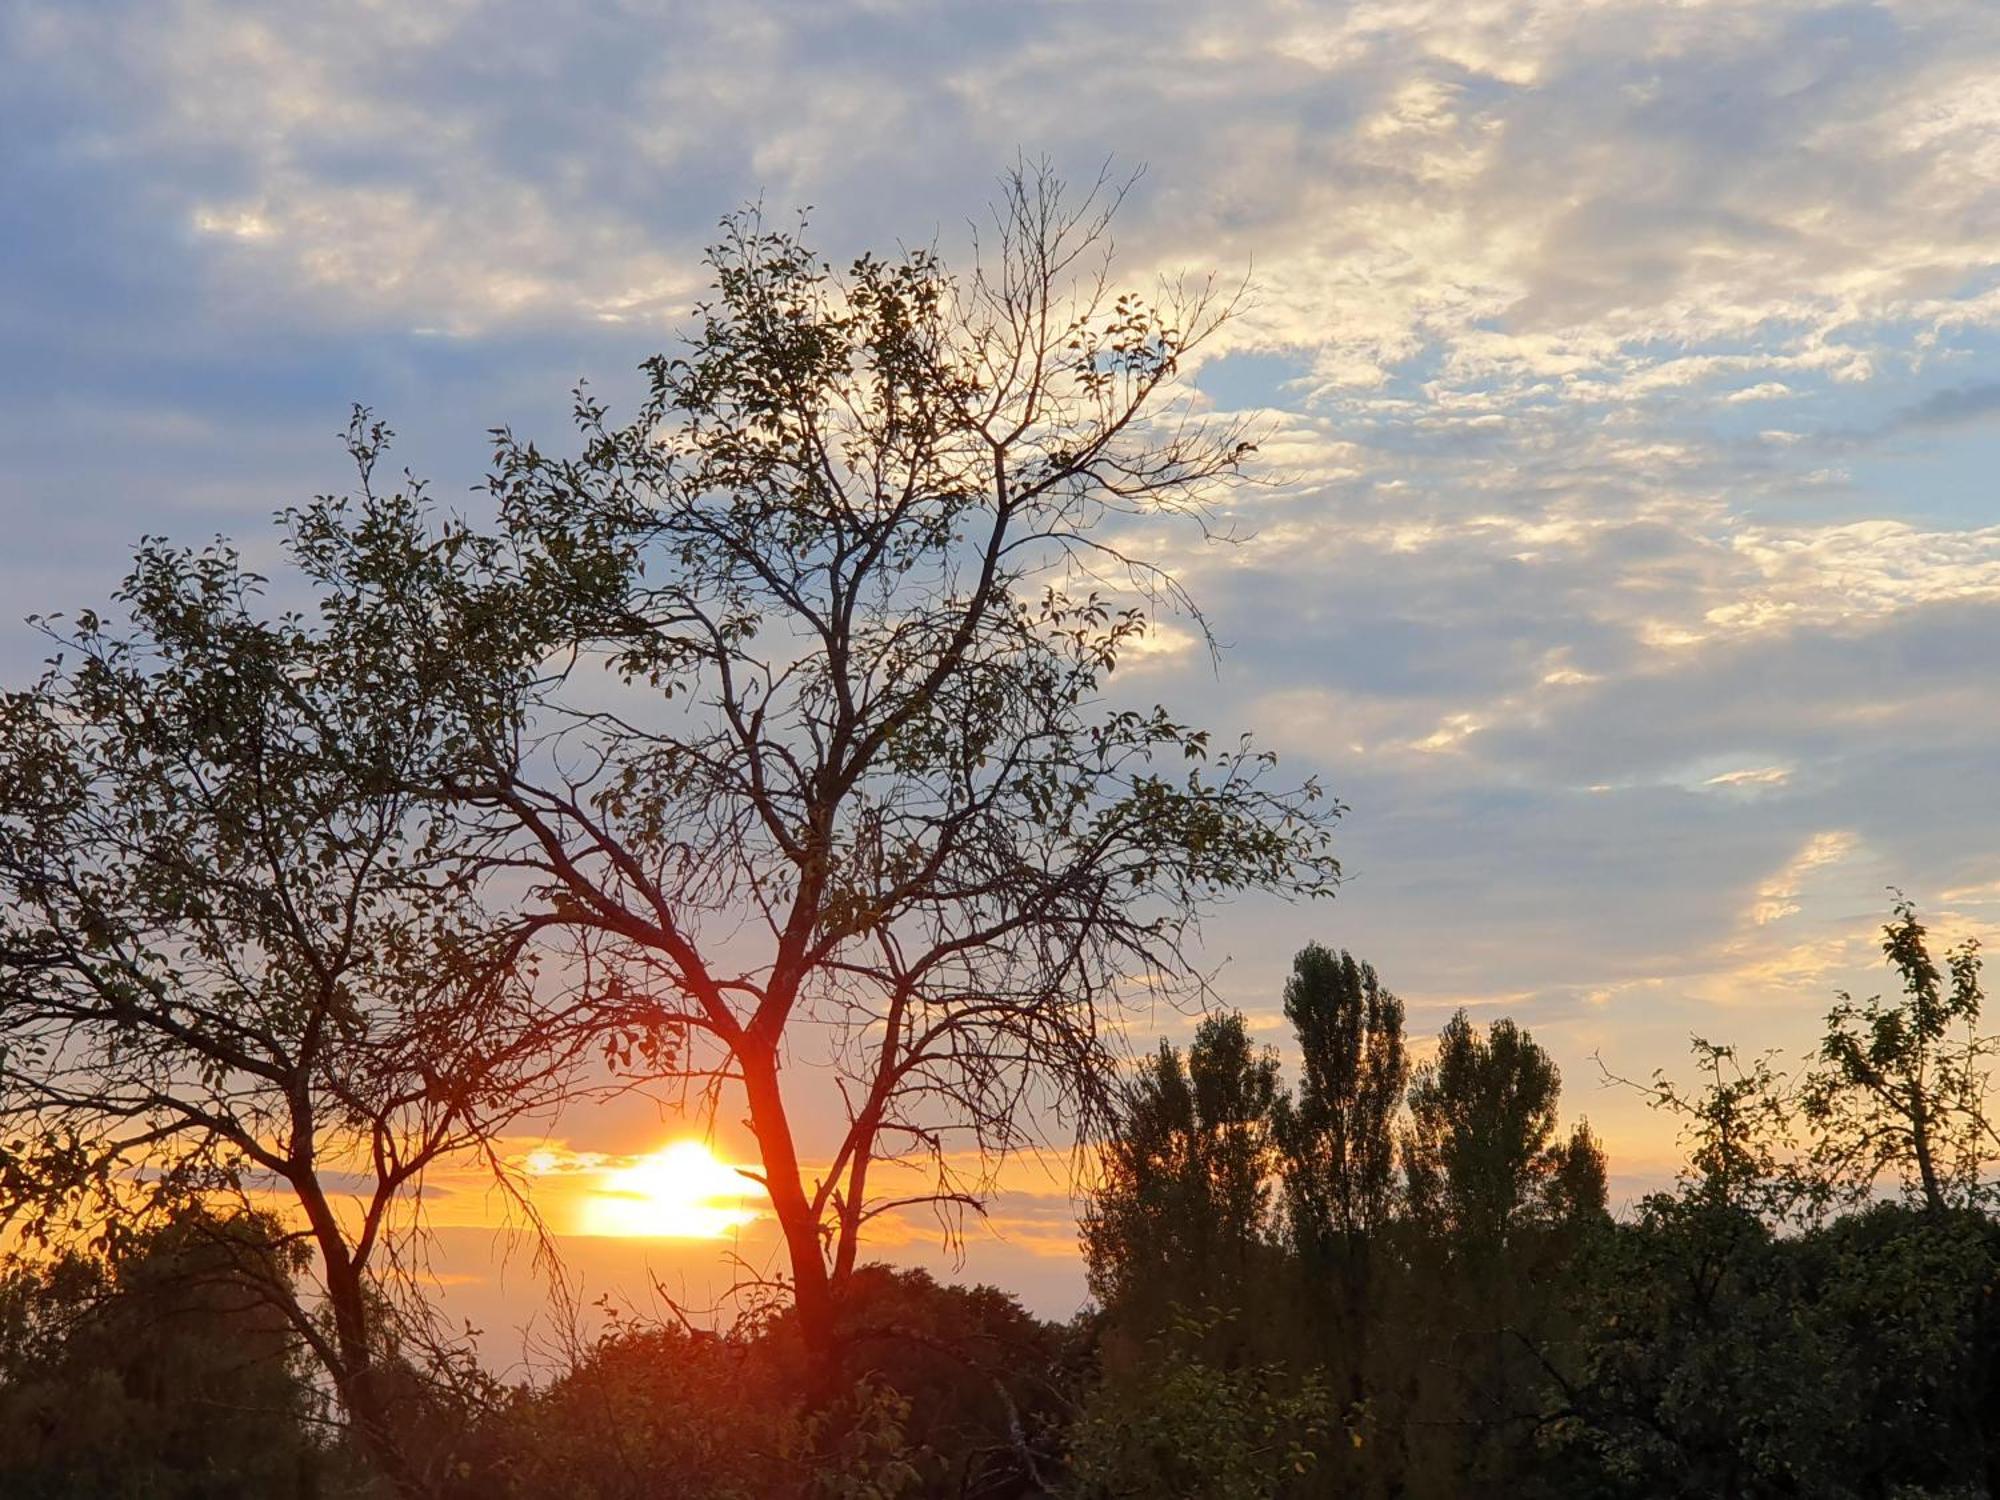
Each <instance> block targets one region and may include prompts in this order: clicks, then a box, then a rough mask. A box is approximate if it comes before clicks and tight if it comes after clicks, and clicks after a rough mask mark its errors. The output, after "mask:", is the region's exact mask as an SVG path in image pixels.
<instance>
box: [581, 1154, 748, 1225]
mask: <svg viewBox="0 0 2000 1500" xmlns="http://www.w3.org/2000/svg"><path fill="white" fill-rule="evenodd" d="M763 1196H764V1195H763V1193H762V1192H761V1191H760V1190H759V1188H758V1187H757V1185H756V1184H755V1183H754V1182H752V1181H751V1180H750V1179H749V1178H747V1177H745V1176H744V1175H743V1174H742V1173H741V1172H739V1171H737V1170H736V1168H734V1167H731V1166H727V1165H725V1164H723V1163H722V1162H719V1161H717V1160H716V1159H715V1157H714V1155H713V1154H712V1153H711V1152H710V1151H709V1149H708V1147H707V1146H706V1145H704V1144H703V1143H702V1142H700V1141H679V1142H676V1143H675V1144H674V1145H671V1146H669V1147H667V1148H666V1149H665V1150H663V1151H655V1152H654V1153H653V1154H652V1155H650V1156H642V1157H640V1158H639V1159H638V1160H637V1161H635V1162H633V1163H632V1164H631V1165H630V1166H626V1167H613V1168H611V1169H609V1170H608V1171H606V1172H605V1173H604V1174H603V1176H602V1177H601V1179H600V1180H599V1182H598V1184H597V1186H595V1187H594V1188H592V1189H591V1190H590V1192H589V1194H588V1195H587V1196H586V1197H585V1199H584V1202H583V1226H582V1227H583V1232H584V1233H585V1234H601V1235H617V1236H622V1237H628V1238H630V1237H651V1238H657V1239H688V1240H712V1239H719V1238H720V1237H721V1236H723V1235H725V1234H728V1233H729V1231H730V1230H732V1229H739V1228H741V1227H742V1226H743V1225H745V1224H748V1223H750V1222H751V1221H752V1220H753V1219H755V1218H757V1217H758V1214H759V1209H758V1207H757V1205H758V1204H759V1203H760V1202H761V1201H762V1200H763Z"/></svg>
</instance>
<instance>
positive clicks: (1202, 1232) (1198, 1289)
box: [1083, 1014, 1278, 1316]
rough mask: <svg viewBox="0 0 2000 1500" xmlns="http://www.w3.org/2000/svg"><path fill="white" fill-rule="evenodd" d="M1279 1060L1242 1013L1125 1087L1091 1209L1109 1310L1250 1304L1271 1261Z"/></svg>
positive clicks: (1156, 1058) (1160, 1057)
mask: <svg viewBox="0 0 2000 1500" xmlns="http://www.w3.org/2000/svg"><path fill="white" fill-rule="evenodd" d="M1277 1079H1278V1064H1277V1058H1276V1056H1275V1054H1272V1053H1271V1052H1269V1051H1268V1050H1264V1049H1259V1048H1258V1047H1256V1046H1255V1044H1254V1043H1252V1041H1251V1039H1250V1032H1249V1028H1248V1027H1247V1026H1246V1025H1245V1024H1244V1021H1243V1018H1242V1017H1241V1016H1240V1015H1236V1014H1224V1015H1217V1016H1210V1017H1208V1018H1207V1019H1205V1020H1204V1021H1202V1022H1201V1024H1200V1026H1199V1027H1198V1028H1197V1029H1196V1031H1195V1036H1194V1043H1193V1045H1192V1046H1191V1047H1190V1048H1189V1049H1188V1052H1187V1056H1186V1058H1185V1059H1183V1057H1182V1055H1181V1053H1180V1052H1179V1050H1178V1049H1176V1048H1174V1047H1172V1046H1170V1045H1168V1044H1167V1043H1165V1042H1162V1043H1161V1044H1160V1048H1159V1051H1158V1052H1157V1053H1155V1054H1154V1055H1153V1056H1152V1057H1151V1058H1150V1059H1148V1060H1147V1062H1146V1063H1145V1064H1144V1066H1143V1067H1142V1068H1141V1069H1140V1070H1139V1073H1138V1075H1137V1077H1136V1078H1134V1079H1133V1080H1132V1082H1131V1083H1130V1084H1129V1085H1128V1086H1127V1088H1126V1089H1125V1091H1124V1095H1123V1104H1122V1107H1121V1108H1120V1110H1119V1113H1118V1117H1117V1125H1116V1127H1115V1128H1114V1130H1113V1131H1112V1133H1111V1135H1110V1137H1109V1139H1108V1140H1107V1141H1106V1143H1105V1146H1104V1149H1103V1151H1102V1153H1101V1158H1100V1163H1099V1171H1100V1174H1101V1181H1100V1183H1099V1185H1098V1188H1097V1191H1096V1192H1095V1194H1094V1195H1093V1196H1092V1199H1091V1202H1090V1205H1089V1207H1088V1209H1087V1210H1086V1212H1085V1216H1084V1225H1083V1241H1084V1251H1085V1255H1086V1258H1087V1260H1088V1262H1089V1267H1090V1282H1091V1290H1092V1291H1093V1292H1094V1293H1095V1294H1096V1295H1097V1297H1098V1298H1099V1300H1100V1301H1102V1302H1103V1303H1104V1305H1105V1306H1106V1307H1109V1308H1114V1309H1116V1308H1120V1307H1124V1306H1127V1305H1131V1304H1134V1303H1140V1302H1143V1303H1144V1304H1145V1306H1146V1307H1147V1308H1148V1309H1149V1310H1150V1313H1149V1316H1159V1315H1161V1313H1162V1311H1163V1310H1164V1309H1165V1308H1166V1307H1167V1306H1168V1305H1169V1304H1172V1303H1175V1302H1183V1303H1185V1304H1186V1305H1188V1306H1190V1307H1192V1306H1195V1305H1197V1304H1213V1305H1219V1306H1222V1307H1229V1306H1233V1305H1237V1304H1239V1303H1240V1301H1241V1299H1242V1298H1243V1297H1244V1296H1245V1294H1246V1293H1247V1292H1248V1291H1249V1290H1250V1289H1251V1286H1252V1283H1253V1279H1254V1277H1255V1274H1256V1273H1257V1272H1258V1271H1259V1270H1260V1269H1261V1268H1262V1267H1263V1266H1264V1265H1265V1264H1266V1262H1267V1261H1268V1259H1269V1253H1268V1252H1269V1250H1270V1246H1271V1241H1272V1238H1273V1229H1274V1223H1273V1219H1272V1194H1271V1178H1272V1175H1273V1173H1274V1171H1275V1168H1276V1161H1277V1159H1276V1155H1275V1135H1274V1130H1275V1126H1274V1115H1275V1109H1276V1102H1277V1089H1278V1082H1277Z"/></svg>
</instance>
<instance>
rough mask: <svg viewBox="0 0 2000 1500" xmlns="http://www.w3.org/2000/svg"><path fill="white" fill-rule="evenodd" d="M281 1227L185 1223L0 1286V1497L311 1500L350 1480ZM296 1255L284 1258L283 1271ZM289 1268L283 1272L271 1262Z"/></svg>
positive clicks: (196, 1215)
mask: <svg viewBox="0 0 2000 1500" xmlns="http://www.w3.org/2000/svg"><path fill="white" fill-rule="evenodd" d="M275 1243H276V1241H275V1239H274V1235H273V1233H272V1226H270V1225H268V1224H257V1223H254V1222H250V1221H245V1220H231V1221H220V1222H219V1221H215V1220H212V1219H209V1218H208V1217H207V1216H205V1215H203V1214H201V1213H200V1212H199V1211H188V1212H185V1213H183V1214H182V1215H180V1216H179V1217H177V1218H175V1219H173V1220H171V1221H168V1222H166V1223H164V1224H162V1225H159V1226H158V1227H156V1228H153V1229H150V1230H147V1231H145V1232H143V1233H140V1234H135V1235H132V1236H129V1237H127V1238H125V1239H123V1240H121V1241H120V1242H119V1245H118V1247H117V1249H116V1251H115V1252H114V1253H112V1254H111V1255H110V1256H108V1257H105V1256H96V1255H89V1254H86V1253H84V1252H81V1251H77V1250H72V1251H69V1252H66V1253H64V1254H62V1255H60V1256H57V1257H54V1258H52V1259H47V1260H41V1261H35V1262H24V1263H18V1264H17V1265H16V1266H15V1267H14V1268H13V1269H12V1270H10V1271H8V1272H7V1273H6V1275H5V1276H3V1277H0V1492H4V1493H5V1494H7V1495H9V1496H12V1497H16V1500H227V1497H241V1500H260V1497H267V1496H268V1497H274V1500H275V1497H282V1496H298V1497H305V1496H311V1495H316V1494H319V1493H321V1492H322V1486H326V1487H328V1488H330V1487H331V1483H332V1481H333V1479H334V1478H335V1477H336V1476H337V1475H340V1474H342V1472H343V1470H344V1469H346V1467H347V1466H346V1465H344V1464H343V1463H342V1461H341V1455H340V1454H339V1453H338V1452H337V1451H335V1450H334V1449H333V1448H332V1447H331V1446H330V1445H329V1444H327V1443H326V1442H325V1441H324V1440H323V1437H322V1433H321V1430H320V1427H319V1423H320V1422H321V1420H322V1413H321V1407H322V1404H323V1403H322V1400H321V1398H320V1396H319V1394H318V1392H317V1391H316V1390H315V1389H314V1387H313V1384H312V1381H311V1379H310V1375H311V1361H310V1358H309V1357H308V1356H307V1353H306V1350H305V1346H304V1344H303V1343H302V1342H301V1340H300V1338H299V1336H298V1331H297V1330H296V1329H295V1328H294V1327H293V1326H292V1325H291V1323H290V1321H289V1320H288V1319H286V1318H285V1317H284V1315H283V1314H282V1313H281V1312H280V1311H279V1310H278V1309H277V1307H276V1306H275V1305H274V1304H273V1303H272V1301H271V1299H270V1296H269V1295H268V1291H267V1285H268V1283H269V1282H270V1281H272V1280H282V1279H285V1278H288V1277H290V1276H291V1275H293V1274H295V1273H296V1271H297V1270H299V1269H300V1267H299V1264H298V1259H297V1257H296V1256H295V1255H290V1253H289V1252H278V1251H274V1249H273V1246H274V1244H275ZM287 1255H290V1258H289V1259H287V1258H282V1257H285V1256H287ZM274 1256H276V1257H280V1258H274Z"/></svg>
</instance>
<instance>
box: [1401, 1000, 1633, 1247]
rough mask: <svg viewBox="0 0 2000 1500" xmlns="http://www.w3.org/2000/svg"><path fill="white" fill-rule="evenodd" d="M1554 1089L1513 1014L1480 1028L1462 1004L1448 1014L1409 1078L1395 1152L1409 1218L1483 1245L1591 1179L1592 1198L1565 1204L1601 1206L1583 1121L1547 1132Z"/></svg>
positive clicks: (1541, 1055)
mask: <svg viewBox="0 0 2000 1500" xmlns="http://www.w3.org/2000/svg"><path fill="white" fill-rule="evenodd" d="M1561 1093H1562V1075H1561V1074H1560V1073H1559V1072H1558V1071H1557V1069H1556V1065H1555V1063H1554V1061H1553V1060H1552V1059H1551V1058H1550V1057H1549V1055H1548V1053H1546V1052H1544V1051H1543V1050H1542V1049H1541V1048H1540V1047H1539V1046H1537V1045H1536V1044H1535V1040H1534V1038H1533V1037H1532V1036H1530V1035H1529V1034H1528V1033H1527V1032H1526V1031H1524V1030H1522V1029H1521V1028H1520V1027H1518V1026H1516V1025H1515V1024H1514V1022H1513V1021H1511V1020H1509V1019H1506V1018H1504V1017H1503V1018H1502V1019H1500V1020H1497V1021H1495V1022H1493V1024H1492V1025H1491V1026H1490V1027H1488V1028H1487V1032H1486V1035H1485V1036H1483V1037H1482V1036H1481V1035H1480V1034H1479V1033H1478V1032H1477V1031H1476V1030H1475V1029H1474V1028H1473V1025H1472V1022H1471V1021H1470V1020H1469V1019H1467V1017H1466V1014H1465V1012H1464V1011H1462V1010H1461V1011H1459V1012H1458V1013H1457V1014H1456V1015H1455V1016H1453V1017H1452V1018H1451V1020H1450V1021H1449V1022H1448V1023H1446V1025H1445V1028H1444V1031H1443V1032H1442V1034H1441V1035H1440V1036H1439V1038H1438V1050H1437V1054H1436V1056H1435V1057H1434V1058H1432V1059H1431V1060H1430V1061H1429V1062H1426V1063H1425V1064H1424V1065H1423V1066H1422V1067H1420V1068H1418V1069H1417V1070H1416V1076H1415V1079H1414V1081H1413V1082H1412V1083H1411V1085H1410V1129H1409V1132H1408V1134H1407V1135H1406V1136H1405V1138H1404V1145H1403V1158H1404V1167H1405V1170H1406V1172H1407V1174H1408V1181H1409V1195H1410V1209H1411V1212H1412V1214H1413V1215H1414V1216H1415V1217H1416V1219H1417V1220H1418V1222H1419V1223H1421V1224H1423V1225H1425V1226H1426V1227H1428V1228H1429V1229H1430V1230H1431V1231H1432V1232H1434V1233H1436V1234H1438V1235H1440V1236H1442V1237H1444V1238H1446V1239H1448V1240H1450V1241H1452V1242H1453V1243H1454V1244H1456V1245H1458V1246H1460V1247H1462V1248H1463V1249H1464V1250H1466V1251H1467V1252H1468V1253H1474V1254H1485V1253H1492V1252H1496V1251H1498V1250H1500V1249H1502V1248H1504V1247H1505V1246H1506V1244H1507V1243H1508V1241H1509V1239H1510V1237H1511V1236H1512V1235H1513V1233H1514V1231H1515V1230H1516V1229H1517V1228H1519V1227H1520V1226H1522V1225H1523V1224H1525V1223H1528V1222H1532V1221H1534V1220H1535V1219H1538V1218H1543V1217H1546V1216H1547V1214H1548V1213H1549V1212H1550V1211H1551V1210H1552V1209H1554V1208H1556V1207H1558V1205H1559V1204H1560V1206H1561V1207H1562V1208H1563V1209H1564V1210H1565V1211H1570V1210H1572V1205H1571V1204H1570V1202H1569V1199H1571V1198H1572V1197H1573V1196H1574V1195H1575V1194H1576V1193H1577V1192H1579V1191H1581V1192H1585V1193H1591V1192H1593V1186H1592V1185H1593V1184H1594V1185H1595V1187H1594V1197H1595V1201H1594V1202H1588V1203H1583V1204H1579V1205H1575V1206H1574V1211H1590V1212H1599V1213H1601V1212H1602V1211H1603V1208H1604V1199H1603V1182H1604V1175H1603V1166H1602V1163H1601V1161H1600V1160H1598V1156H1599V1153H1598V1151H1597V1148H1596V1145H1595V1141H1594V1139H1593V1138H1592V1136H1591V1135H1590V1133H1589V1129H1588V1127H1583V1128H1580V1129H1579V1130H1578V1131H1577V1132H1576V1133H1575V1134H1573V1135H1572V1136H1571V1137H1570V1139H1569V1140H1568V1141H1558V1140H1557V1139H1556V1109H1557V1105H1558V1103H1559V1101H1560V1098H1561ZM1572 1158H1574V1160H1572ZM1552 1187H1554V1188H1556V1189H1557V1193H1558V1196H1556V1197H1552V1196H1551V1189H1552Z"/></svg>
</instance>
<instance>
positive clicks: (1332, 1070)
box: [1278, 944, 1409, 1253]
mask: <svg viewBox="0 0 2000 1500" xmlns="http://www.w3.org/2000/svg"><path fill="white" fill-rule="evenodd" d="M1285 1017H1286V1019H1287V1020H1289V1021H1290V1022H1291V1023H1292V1027H1293V1030H1294V1031H1295V1032H1296V1034H1297V1036H1298V1043H1299V1059H1300V1076H1299V1086H1298V1093H1297V1096H1296V1098H1292V1097H1287V1098H1286V1099H1285V1100H1284V1101H1283V1102H1282V1104H1281V1107H1280V1109H1279V1112H1278V1134H1279V1137H1280V1139H1281V1140H1282V1141H1283V1143H1284V1153H1285V1197H1286V1217H1287V1223H1288V1225H1289V1227H1290V1230H1291V1234H1292V1237H1293V1241H1294V1243H1295V1245H1297V1246H1298V1248H1299V1250H1300V1252H1301V1253H1311V1252H1312V1251H1314V1250H1318V1251H1319V1252H1321V1253H1325V1251H1326V1250H1327V1249H1328V1248H1329V1247H1331V1246H1332V1245H1333V1244H1334V1243H1335V1242H1336V1241H1352V1240H1356V1239H1358V1238H1360V1237H1363V1236H1366V1235H1367V1234H1369V1233H1370V1232H1371V1231H1374V1230H1377V1229H1380V1228H1382V1227H1384V1226H1386V1225H1387V1224H1388V1222H1389V1219H1390V1215H1391V1213H1392V1212H1393V1211H1394V1209H1395V1207H1396V1206H1397V1193H1396V1188H1397V1184H1396V1180H1395V1172H1396V1130H1395V1123H1396V1120H1397V1118H1398V1116H1399V1114H1400V1112H1401V1109H1402V1103H1403V1090H1404V1088H1405V1086H1406V1085H1407V1083H1408V1081H1409V1058H1408V1054H1407V1053H1406V1051H1405V1049H1404V1046H1403V1002H1402V1001H1400V1000H1398V999H1397V998H1396V997H1395V996H1394V995H1393V994H1391V993H1390V992H1389V991H1388V990H1386V989H1384V988H1383V987H1382V984H1381V982H1380V981H1379V980H1378V979H1377V978H1376V977H1375V971H1374V969H1373V968H1371V967H1370V966H1369V965H1367V964H1365V963H1361V962H1359V961H1357V960H1356V959H1355V958H1354V957H1353V955H1351V954H1348V953H1340V954H1335V953H1332V952H1330V951H1329V950H1327V949H1325V948H1322V947H1320V946H1319V945H1318V944H1313V945H1312V946H1310V947H1307V948H1305V949H1302V950H1301V951H1300V953H1299V954H1298V956H1297V958H1296V959H1294V960H1293V963H1292V977H1291V979H1290V980H1289V981H1288V982H1287V983H1286V985H1285Z"/></svg>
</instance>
